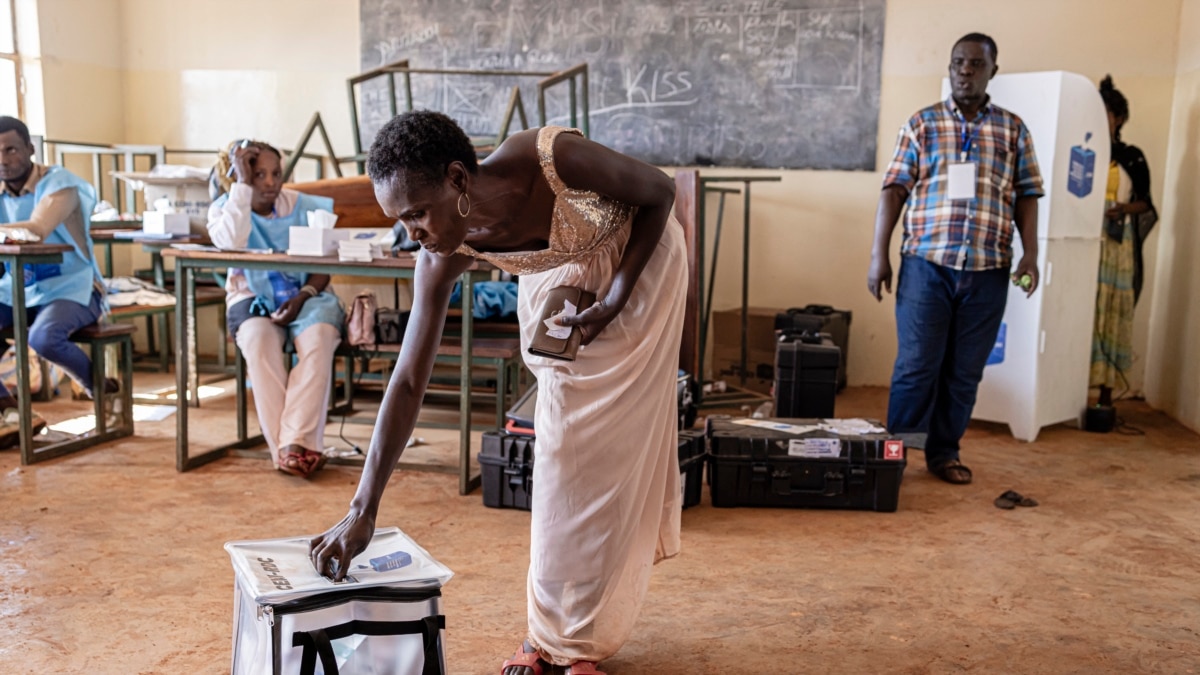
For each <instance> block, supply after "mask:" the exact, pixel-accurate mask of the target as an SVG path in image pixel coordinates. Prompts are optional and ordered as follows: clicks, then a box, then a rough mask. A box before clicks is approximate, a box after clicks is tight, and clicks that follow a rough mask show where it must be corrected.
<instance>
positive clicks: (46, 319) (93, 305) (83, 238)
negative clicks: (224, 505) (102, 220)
mask: <svg viewBox="0 0 1200 675" xmlns="http://www.w3.org/2000/svg"><path fill="white" fill-rule="evenodd" d="M95 205H96V194H95V192H94V191H93V190H92V186H91V185H88V184H87V183H86V182H84V181H83V180H82V179H81V178H79V177H78V176H75V175H74V174H72V173H71V172H70V171H67V170H66V169H64V168H62V167H58V166H43V165H41V164H37V163H35V162H34V161H33V142H32V141H31V139H30V138H29V129H28V128H27V127H26V126H25V123H24V122H22V121H21V120H19V119H16V118H15V117H0V232H3V233H10V234H15V233H16V231H17V230H26V231H29V232H32V233H33V234H35V235H37V236H38V237H39V238H40V239H41V241H42V242H44V243H47V244H66V245H68V246H70V247H71V250H70V251H67V252H66V253H63V259H62V262H61V263H54V264H37V265H25V269H23V270H13V269H5V270H4V276H3V277H0V329H2V328H8V327H10V326H12V324H13V308H12V285H13V283H23V284H24V285H25V307H26V312H27V314H28V318H29V346H30V347H32V348H33V350H34V351H35V352H37V353H38V354H40V355H41V356H43V357H45V358H46V359H48V360H50V361H52V362H54V363H56V364H58V365H59V366H62V369H63V370H65V371H66V372H67V374H68V375H70V376H71V377H72V378H74V379H75V380H76V381H78V382H79V384H81V385H82V386H83V388H84V389H85V390H86V391H87V393H88V394H89V395H92V394H93V391H92V387H93V382H92V364H91V360H89V359H88V357H87V354H84V352H83V350H82V349H80V348H79V347H78V346H77V345H75V344H74V343H72V342H71V341H70V340H69V339H68V337H69V336H70V335H71V333H74V332H75V331H77V330H79V329H80V328H83V327H84V326H88V325H90V324H93V323H95V322H96V321H97V320H98V319H99V318H100V315H101V313H102V311H103V310H102V308H103V300H104V282H103V281H102V278H101V276H100V268H99V267H97V266H96V260H95V257H94V256H93V255H92V237H91V233H90V228H91V215H92V208H93V207H94V206H95ZM14 279H15V280H16V281H14ZM47 386H48V385H47ZM104 387H105V391H114V390H115V389H116V387H117V382H116V380H106V381H105V383H104ZM16 407H17V401H16V399H15V398H13V395H12V394H11V393H10V392H9V391H8V389H7V388H5V387H4V385H2V384H0V448H4V447H8V446H9V445H12V444H13V443H14V442H15V441H16V440H17V439H18V438H19V434H20V422H19V420H18V415H17V411H16ZM45 425H46V422H45V420H43V419H42V418H41V417H40V416H39V415H36V414H35V415H34V416H33V427H34V432H35V433H36V432H37V430H38V429H40V428H41V427H44V426H45Z"/></svg>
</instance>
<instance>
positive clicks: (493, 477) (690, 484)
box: [479, 429, 707, 511]
mask: <svg viewBox="0 0 1200 675" xmlns="http://www.w3.org/2000/svg"><path fill="white" fill-rule="evenodd" d="M536 440H537V439H536V438H535V437H534V436H529V435H526V434H510V433H508V432H505V431H485V432H483V447H482V448H481V449H480V451H479V469H480V471H481V473H482V474H483V476H482V482H483V505H484V506H490V507H491V508H494V509H521V510H522V511H528V510H529V508H530V505H531V499H532V496H533V457H534V443H535V441H536ZM706 441H707V439H706V438H705V434H704V431H702V430H699V429H695V430H687V431H680V432H679V473H680V482H681V484H682V487H681V489H682V497H683V500H682V507H683V508H685V509H686V508H688V507H689V506H696V505H697V504H699V503H700V490H701V486H702V484H703V482H704V460H705V457H706V456H707V452H706V445H707V442H706Z"/></svg>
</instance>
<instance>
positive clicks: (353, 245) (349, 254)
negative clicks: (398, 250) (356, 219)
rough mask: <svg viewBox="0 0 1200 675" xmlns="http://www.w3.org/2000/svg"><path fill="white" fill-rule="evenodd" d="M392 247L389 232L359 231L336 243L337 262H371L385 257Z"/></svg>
mask: <svg viewBox="0 0 1200 675" xmlns="http://www.w3.org/2000/svg"><path fill="white" fill-rule="evenodd" d="M391 246H392V236H391V230H367V229H364V230H361V231H359V232H354V233H352V234H351V235H350V236H349V237H347V238H345V239H342V240H340V241H338V260H342V261H346V262H371V261H372V260H374V259H375V258H383V257H386V254H387V252H388V251H389V250H390V249H391Z"/></svg>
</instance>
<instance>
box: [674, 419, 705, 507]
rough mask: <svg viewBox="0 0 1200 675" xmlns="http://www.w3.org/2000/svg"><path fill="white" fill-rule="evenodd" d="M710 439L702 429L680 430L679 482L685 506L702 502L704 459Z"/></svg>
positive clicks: (682, 501)
mask: <svg viewBox="0 0 1200 675" xmlns="http://www.w3.org/2000/svg"><path fill="white" fill-rule="evenodd" d="M707 441H708V439H707V438H705V435H704V431H703V430H702V429H685V430H683V431H680V432H679V483H680V488H679V489H680V492H681V495H680V496H681V497H682V500H681V503H682V505H683V508H685V509H686V508H688V507H689V506H696V505H697V504H699V503H700V491H701V490H702V489H703V487H704V459H705V457H707V456H708V452H707V445H708V442H707Z"/></svg>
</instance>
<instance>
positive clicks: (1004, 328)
mask: <svg viewBox="0 0 1200 675" xmlns="http://www.w3.org/2000/svg"><path fill="white" fill-rule="evenodd" d="M1007 337H1008V324H1006V323H1002V324H1000V332H998V333H996V344H994V345H992V353H991V354H988V360H987V365H989V366H997V365H1000V364H1001V363H1004V343H1005V341H1006V338H1007Z"/></svg>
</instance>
